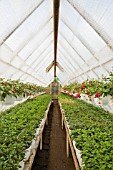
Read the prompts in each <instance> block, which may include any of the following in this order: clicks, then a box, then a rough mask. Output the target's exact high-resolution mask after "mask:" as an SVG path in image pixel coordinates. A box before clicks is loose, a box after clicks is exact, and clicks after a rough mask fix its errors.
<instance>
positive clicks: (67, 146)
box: [59, 102, 80, 170]
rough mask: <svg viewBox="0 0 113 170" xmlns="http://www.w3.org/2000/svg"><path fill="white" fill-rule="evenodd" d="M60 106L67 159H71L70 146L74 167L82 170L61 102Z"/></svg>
mask: <svg viewBox="0 0 113 170" xmlns="http://www.w3.org/2000/svg"><path fill="white" fill-rule="evenodd" d="M59 106H60V111H61V116H62V129H63V127H65V130H66V153H67V157H69V146H70V149H71V153H72V157H73V161H74V165H75V169H76V170H80V165H79V162H78V159H77V155H76V151H75V149H74V146H73V143H72V141H71V138H70V134H69V128H68V125H67V121H66V119H65V115H64V113H63V111H62V106H61V103H60V102H59Z"/></svg>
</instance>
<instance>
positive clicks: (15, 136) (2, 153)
mask: <svg viewBox="0 0 113 170" xmlns="http://www.w3.org/2000/svg"><path fill="white" fill-rule="evenodd" d="M50 100H51V96H50V95H49V94H44V95H40V96H38V97H35V98H33V99H28V100H27V101H25V102H24V103H22V104H18V105H16V106H15V107H13V108H10V109H9V110H7V111H4V112H2V114H1V116H0V169H1V170H17V169H18V168H19V162H20V161H22V160H23V159H24V156H25V150H26V149H27V148H29V146H30V144H31V142H32V139H33V138H34V137H35V133H36V128H38V127H39V125H40V123H41V120H42V119H43V118H44V115H45V111H46V109H47V106H48V104H49V102H50Z"/></svg>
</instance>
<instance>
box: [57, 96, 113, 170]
mask: <svg viewBox="0 0 113 170" xmlns="http://www.w3.org/2000/svg"><path fill="white" fill-rule="evenodd" d="M59 100H60V102H61V104H62V108H63V110H64V112H65V117H66V119H67V121H68V123H69V127H70V130H71V139H72V140H75V141H76V146H77V148H78V149H80V150H81V153H82V160H83V162H84V164H85V166H83V170H96V169H98V170H113V115H112V114H110V113H109V112H107V111H105V110H103V109H102V108H98V107H95V106H93V105H91V104H88V103H86V102H84V101H82V100H79V99H76V98H72V97H70V96H67V95H63V94H62V95H60V96H59Z"/></svg>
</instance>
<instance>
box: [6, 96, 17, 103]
mask: <svg viewBox="0 0 113 170" xmlns="http://www.w3.org/2000/svg"><path fill="white" fill-rule="evenodd" d="M14 101H15V97H13V96H9V95H7V96H6V98H5V104H6V105H7V104H14Z"/></svg>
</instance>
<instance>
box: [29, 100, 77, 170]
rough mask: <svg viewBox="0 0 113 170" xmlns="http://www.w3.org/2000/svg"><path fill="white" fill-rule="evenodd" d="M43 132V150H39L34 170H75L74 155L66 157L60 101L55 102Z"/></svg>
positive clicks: (33, 166)
mask: <svg viewBox="0 0 113 170" xmlns="http://www.w3.org/2000/svg"><path fill="white" fill-rule="evenodd" d="M48 122H49V123H48V125H47V126H46V127H45V129H44V132H43V149H42V150H40V149H39V148H38V149H37V153H36V156H35V159H34V162H33V165H32V170H75V166H74V162H73V159H72V155H71V153H70V156H69V158H67V156H66V134H65V130H62V127H61V114H60V110H59V106H58V101H57V100H54V102H53V104H52V106H51V109H50V112H49V116H48Z"/></svg>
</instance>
